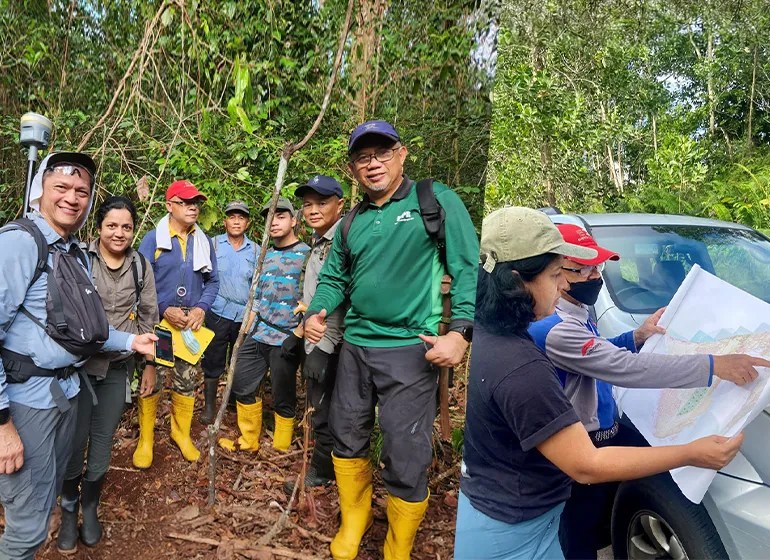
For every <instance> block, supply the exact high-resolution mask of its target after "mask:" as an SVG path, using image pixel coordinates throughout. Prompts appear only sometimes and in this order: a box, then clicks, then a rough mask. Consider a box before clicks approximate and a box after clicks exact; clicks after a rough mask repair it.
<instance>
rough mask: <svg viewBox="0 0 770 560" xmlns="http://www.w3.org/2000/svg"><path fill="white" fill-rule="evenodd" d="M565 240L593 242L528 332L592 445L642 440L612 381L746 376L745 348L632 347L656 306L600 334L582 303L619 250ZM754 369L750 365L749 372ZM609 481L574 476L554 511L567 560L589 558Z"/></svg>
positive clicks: (581, 235)
mask: <svg viewBox="0 0 770 560" xmlns="http://www.w3.org/2000/svg"><path fill="white" fill-rule="evenodd" d="M558 229H559V231H560V232H561V235H562V237H563V238H564V241H566V242H568V243H571V244H574V245H580V246H582V247H588V248H591V249H594V250H595V251H596V252H597V256H596V257H594V258H592V259H577V258H571V259H565V260H564V264H563V265H562V269H563V272H564V275H565V278H566V280H567V282H568V283H569V286H570V287H569V289H568V290H562V293H561V299H560V300H559V303H558V304H557V306H556V313H554V314H553V315H551V316H550V317H547V318H545V319H542V320H540V321H537V322H535V323H533V324H532V325H531V326H530V328H529V333H530V334H531V335H532V338H533V339H534V340H535V342H536V343H537V345H538V346H539V347H540V348H541V349H542V350H544V351H545V353H546V355H547V356H548V358H549V359H550V360H551V362H553V364H554V366H555V367H556V372H557V374H558V376H559V379H560V380H561V383H562V385H563V387H564V392H565V393H566V394H567V396H568V397H569V399H570V400H571V401H572V404H573V406H574V408H575V411H576V412H577V414H578V417H579V418H580V420H581V421H582V422H583V424H584V425H585V427H586V430H587V431H588V432H589V435H590V436H591V439H592V440H593V442H594V444H595V445H596V446H597V447H604V446H609V445H615V446H627V445H632V446H639V445H646V442H645V441H644V439H643V438H641V436H639V435H638V434H637V433H636V432H635V431H634V430H632V429H630V428H629V427H628V426H625V425H624V424H623V423H622V422H618V408H617V405H616V404H615V400H614V398H613V396H612V385H618V386H620V387H637V388H669V387H671V388H688V387H707V386H709V385H711V381H712V378H713V376H714V375H716V376H718V377H721V378H723V379H727V380H730V381H734V382H736V383H739V384H743V383H745V382H746V381H747V380H748V379H750V378H751V377H750V376H751V372H750V371H749V370H753V367H752V365H751V363H749V362H750V358H749V357H748V356H745V355H728V356H710V355H695V356H693V355H689V356H673V355H664V354H652V353H649V354H646V353H645V354H638V353H637V352H638V351H639V350H640V349H641V347H642V345H643V344H644V343H645V341H646V340H647V339H648V338H649V337H651V336H652V335H653V334H656V333H661V334H662V333H665V332H666V331H665V329H664V328H663V327H661V326H659V325H658V321H659V320H660V317H661V315H662V314H663V311H664V310H663V309H660V310H658V311H657V312H656V313H654V314H653V315H651V316H650V317H649V318H648V319H647V320H646V321H644V323H642V325H641V326H640V327H639V328H638V329H636V330H634V331H629V332H627V333H624V334H621V335H620V336H618V337H615V338H612V339H606V338H602V337H601V336H600V335H599V330H598V327H597V325H596V322H595V321H594V319H593V318H592V317H591V315H590V313H589V308H590V307H591V306H593V305H594V304H595V303H596V300H597V298H598V296H599V291H600V290H601V288H602V286H603V282H602V277H601V272H602V270H603V269H604V265H605V263H607V261H617V260H618V259H619V258H620V257H619V255H618V254H617V253H614V252H612V251H610V250H608V249H606V248H604V247H600V246H599V245H597V243H596V241H595V240H594V239H593V237H591V235H590V234H589V233H588V232H587V231H586V230H584V229H583V228H581V227H579V226H577V225H574V224H561V225H559V226H558ZM754 375H756V372H754ZM616 487H617V484H615V483H607V484H593V485H583V484H578V483H574V484H573V488H572V496H571V497H570V499H569V500H568V501H567V504H566V506H565V508H564V512H563V513H562V517H561V525H560V529H559V538H560V541H561V545H562V549H563V551H564V555H565V557H566V558H567V559H570V558H574V559H578V558H579V559H585V558H596V557H597V549H598V548H599V547H600V546H603V543H602V542H601V541H600V537H601V534H600V532H601V529H602V527H603V525H604V523H606V519H607V518H606V517H605V515H606V513H607V512H608V511H609V509H610V508H611V505H612V498H613V496H614V490H615V488H616Z"/></svg>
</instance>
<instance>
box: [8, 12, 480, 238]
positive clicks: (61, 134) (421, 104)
mask: <svg viewBox="0 0 770 560" xmlns="http://www.w3.org/2000/svg"><path fill="white" fill-rule="evenodd" d="M346 7H347V2H346V1H344V0H326V1H318V0H300V1H295V0H270V1H267V0H250V1H244V2H235V1H232V0H228V1H221V2H220V1H211V0H209V1H202V0H173V1H172V0H163V1H161V0H154V1H152V2H128V1H125V0H115V1H110V2H96V1H93V0H72V1H71V2H70V1H67V0H49V1H47V2H46V1H44V0H34V1H26V2H18V1H14V0H0V69H2V72H1V73H0V193H1V199H0V222H3V221H5V220H7V219H10V218H12V217H13V216H14V215H16V213H17V212H18V210H19V208H20V206H21V204H20V200H21V193H22V187H23V182H24V172H25V163H24V161H25V155H24V154H23V153H22V151H21V149H20V147H19V145H18V127H19V117H20V116H21V115H22V114H23V113H24V112H26V111H28V110H33V111H37V112H40V113H42V114H44V115H46V116H47V117H49V118H50V119H51V120H52V121H53V122H54V127H55V129H54V136H53V141H52V147H53V148H55V149H56V150H63V149H71V148H76V147H78V146H79V145H80V144H81V143H83V142H84V141H85V145H84V149H85V150H87V151H89V152H91V153H93V154H95V156H96V159H97V161H98V163H99V177H98V187H99V191H98V198H99V199H103V198H104V197H105V196H107V195H109V194H127V195H128V196H130V197H131V198H132V199H133V200H135V201H136V202H138V203H139V204H140V210H141V214H142V215H143V216H146V219H145V220H143V224H142V231H141V232H140V235H141V234H142V233H143V232H144V231H146V230H147V229H149V228H150V227H152V222H153V221H155V220H157V219H158V218H159V217H160V216H161V215H162V213H164V212H165V210H164V207H163V204H161V202H162V200H163V193H164V191H165V188H166V186H167V185H168V184H169V183H170V182H171V181H173V180H175V179H177V178H184V179H189V180H191V181H192V182H194V183H195V184H196V185H197V186H198V187H199V188H200V189H201V190H202V191H204V192H205V193H206V194H207V195H208V196H209V202H208V203H207V204H206V206H205V207H204V209H203V211H202V215H201V220H200V221H201V223H202V224H203V225H204V227H206V228H213V230H214V231H216V230H217V228H218V227H219V225H218V224H220V223H221V222H220V220H221V218H222V217H223V215H222V208H223V207H224V205H225V204H226V203H227V202H228V201H229V200H232V199H234V198H240V199H244V200H246V201H247V202H249V203H251V204H255V205H261V204H262V203H263V202H264V201H265V200H266V199H267V197H268V196H269V193H270V190H271V189H272V186H273V184H274V182H275V176H276V170H277V167H278V159H279V156H280V152H281V149H282V147H283V146H284V145H285V144H286V143H287V142H297V141H299V140H300V139H301V138H302V137H303V136H304V135H305V133H306V132H307V130H308V129H309V128H310V126H311V124H312V123H313V121H314V119H315V118H316V116H317V114H318V111H319V108H320V106H321V102H322V99H323V95H324V90H325V88H326V85H327V81H328V77H329V75H330V73H331V66H332V63H333V60H334V53H335V50H336V45H337V41H338V36H339V31H340V29H341V27H342V23H343V21H344V16H345V10H346ZM485 10H486V8H484V4H483V3H480V2H469V1H463V0H447V1H444V2H440V3H423V2H414V1H407V0H389V1H385V0H357V1H356V3H355V8H354V12H353V14H354V17H353V25H352V28H351V31H350V33H349V35H348V40H347V43H346V51H345V56H344V58H343V63H342V67H341V70H340V78H339V80H338V83H337V85H336V87H335V90H334V92H333V95H332V103H331V105H330V107H329V111H328V112H327V114H326V116H325V118H324V120H323V122H322V123H321V127H320V129H319V131H318V133H317V134H316V135H315V136H314V138H313V139H312V141H311V142H310V144H309V145H308V146H307V147H306V148H305V149H303V150H302V151H300V152H299V153H297V154H296V155H295V156H294V158H293V159H292V161H291V164H290V166H289V184H287V187H289V188H288V189H287V190H288V192H291V191H292V190H293V189H291V187H292V183H293V184H295V185H296V184H298V183H299V182H300V181H303V180H305V179H307V178H309V177H310V176H312V175H313V174H316V173H324V174H328V175H333V176H336V177H337V178H338V179H339V180H340V181H341V182H342V183H343V185H344V186H345V188H346V189H350V188H351V177H350V175H349V172H348V169H347V159H346V145H347V144H346V142H347V136H348V135H349V133H350V131H351V130H352V129H353V127H354V126H355V125H356V124H358V123H359V122H361V121H362V120H365V119H370V118H385V119H390V120H392V121H394V122H395V124H396V126H397V127H398V128H399V130H400V132H401V134H402V135H403V137H404V140H405V143H406V144H407V146H409V147H410V149H411V152H410V155H411V158H410V161H409V162H408V164H407V173H409V174H410V175H412V176H427V175H432V176H434V177H436V178H438V179H440V180H442V181H445V182H447V183H448V184H449V185H450V186H452V187H453V188H455V189H456V190H457V191H458V192H459V193H460V194H461V196H463V198H464V200H465V201H466V203H467V204H468V206H469V207H470V208H471V209H472V210H473V211H474V212H475V214H476V215H475V217H476V218H478V217H479V216H480V214H481V212H482V206H483V204H482V201H483V183H484V181H485V178H486V164H487V148H488V137H489V121H490V115H491V103H490V99H489V91H490V84H491V76H490V75H489V72H487V71H485V70H484V69H483V68H482V67H481V65H479V64H477V63H474V60H475V59H474V53H475V52H476V51H477V49H478V44H479V41H480V40H481V39H482V38H483V37H484V30H485V29H486V28H487V27H488V26H489V22H490V18H491V15H489V14H488V13H486V12H485ZM127 70H130V71H127ZM147 191H149V195H147ZM255 229H261V225H256V228H255ZM93 233H94V231H93V226H92V225H91V226H90V229H89V234H91V235H93ZM254 233H255V234H256V232H254Z"/></svg>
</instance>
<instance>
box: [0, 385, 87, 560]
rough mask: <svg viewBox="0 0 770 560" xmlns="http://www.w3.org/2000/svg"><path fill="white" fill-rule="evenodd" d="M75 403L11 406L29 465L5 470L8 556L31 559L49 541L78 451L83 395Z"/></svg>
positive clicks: (3, 541) (1, 547)
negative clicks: (74, 451) (66, 474)
mask: <svg viewBox="0 0 770 560" xmlns="http://www.w3.org/2000/svg"><path fill="white" fill-rule="evenodd" d="M86 392H87V391H86ZM89 397H90V395H89ZM69 402H70V404H71V405H72V408H70V409H69V410H68V411H67V412H61V411H60V410H59V409H58V408H49V409H43V410H41V409H37V408H30V407H28V406H24V405H22V404H17V403H14V402H12V403H11V405H10V410H11V418H12V420H13V424H14V426H15V427H16V431H17V432H19V437H20V438H21V442H22V444H23V445H24V465H23V466H22V467H21V469H19V470H18V471H16V472H15V473H13V474H0V501H1V502H2V504H3V508H4V509H5V532H4V533H3V536H2V537H0V559H2V560H6V559H10V558H13V559H25V560H27V559H29V560H31V559H32V558H33V557H34V556H35V552H36V551H37V549H38V548H40V545H42V544H43V543H44V542H45V539H46V535H47V534H48V522H49V519H50V517H51V512H52V511H53V509H54V507H55V506H56V498H57V497H58V495H59V492H60V491H61V487H62V483H63V481H64V470H65V467H66V465H67V462H68V461H69V459H70V454H71V451H72V436H73V433H74V430H75V418H76V417H77V412H78V398H77V397H75V398H72V399H70V401H69Z"/></svg>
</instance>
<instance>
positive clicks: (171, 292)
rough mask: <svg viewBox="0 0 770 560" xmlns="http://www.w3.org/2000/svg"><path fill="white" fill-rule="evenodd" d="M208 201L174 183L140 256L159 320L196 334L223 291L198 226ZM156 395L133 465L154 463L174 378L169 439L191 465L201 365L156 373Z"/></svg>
mask: <svg viewBox="0 0 770 560" xmlns="http://www.w3.org/2000/svg"><path fill="white" fill-rule="evenodd" d="M205 200H206V196H205V195H203V194H201V192H200V191H198V189H197V188H196V187H195V185H193V184H192V183H191V182H190V181H175V182H174V183H172V184H171V186H170V187H169V188H168V190H167V191H166V210H168V214H166V215H165V216H164V217H163V218H161V220H160V221H159V222H158V224H157V225H156V227H155V229H154V230H152V231H150V232H148V233H147V235H145V236H144V239H142V243H141V244H140V245H139V252H140V253H142V254H143V255H144V256H145V257H146V258H147V260H149V261H150V262H151V263H152V270H153V272H154V273H155V288H156V290H157V292H158V310H159V312H160V316H161V317H163V318H165V319H166V321H168V322H169V323H171V325H172V326H173V327H175V328H177V329H180V330H186V329H190V330H192V331H197V330H198V329H200V328H201V326H202V325H203V320H204V318H205V314H206V312H207V311H208V310H209V309H210V308H211V305H212V304H213V303H214V299H216V297H217V292H218V291H219V278H218V275H217V259H216V257H215V252H214V244H213V242H212V241H211V239H210V238H209V237H208V236H207V235H206V234H205V233H204V232H203V230H201V229H200V227H199V226H197V225H196V222H197V220H198V214H199V213H200V206H201V204H202V203H203V202H204V201H205ZM157 372H158V374H157V381H156V384H155V392H154V393H153V394H152V395H150V396H149V397H140V398H139V443H138V444H137V446H136V451H135V452H134V457H133V461H134V466H135V467H137V468H140V469H146V468H149V467H150V465H151V464H152V447H153V440H154V438H153V429H154V426H155V411H156V409H157V406H158V398H159V396H160V388H161V387H162V386H163V376H164V375H167V374H170V375H171V376H172V394H171V402H172V405H173V406H172V410H171V439H172V440H174V442H175V443H176V444H177V445H178V446H179V449H180V451H181V452H182V455H184V458H185V459H187V460H188V461H197V460H198V458H199V457H200V452H199V451H198V450H197V449H196V447H195V445H194V444H193V442H192V440H191V439H190V425H191V423H192V416H193V408H194V405H195V387H196V385H198V383H199V382H200V380H201V370H200V368H199V366H198V365H197V364H196V365H194V366H193V365H191V364H188V363H187V362H185V361H183V360H176V365H175V366H174V367H173V368H165V367H163V366H159V367H158V368H157Z"/></svg>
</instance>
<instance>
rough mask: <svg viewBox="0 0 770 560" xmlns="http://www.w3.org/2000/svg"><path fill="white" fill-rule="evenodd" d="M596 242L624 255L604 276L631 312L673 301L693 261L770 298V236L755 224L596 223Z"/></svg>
mask: <svg viewBox="0 0 770 560" xmlns="http://www.w3.org/2000/svg"><path fill="white" fill-rule="evenodd" d="M591 233H592V235H593V236H594V238H595V239H596V241H597V243H599V245H601V246H602V247H606V248H607V249H610V250H611V251H614V252H616V253H618V254H619V255H620V261H617V262H613V261H610V262H608V263H607V265H606V267H605V269H604V272H603V273H602V276H603V277H604V281H605V283H606V285H607V288H608V289H609V292H610V295H611V296H612V299H613V301H614V302H615V304H616V305H617V306H618V307H619V308H620V309H621V310H623V311H625V312H627V313H645V314H646V313H654V312H655V311H656V310H657V309H659V308H661V307H664V306H666V305H668V304H669V302H670V301H671V298H672V297H673V296H674V294H675V293H676V290H677V289H678V288H679V285H680V284H681V283H682V281H683V280H684V278H685V276H686V275H687V273H688V272H689V271H690V269H691V268H692V266H693V265H694V264H696V263H697V264H699V265H700V266H701V268H703V269H704V270H707V271H708V272H710V273H712V274H714V275H716V276H718V277H719V278H721V279H722V280H725V281H726V282H729V283H730V284H732V285H734V286H737V287H738V288H740V289H742V290H744V291H746V292H748V293H750V294H752V295H754V296H756V297H758V298H759V299H761V300H764V301H766V302H768V303H770V241H768V240H767V239H765V238H764V237H762V236H761V235H759V234H758V233H756V232H754V231H751V230H743V229H737V228H735V229H733V228H729V227H703V226H596V227H594V228H592V229H591Z"/></svg>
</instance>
